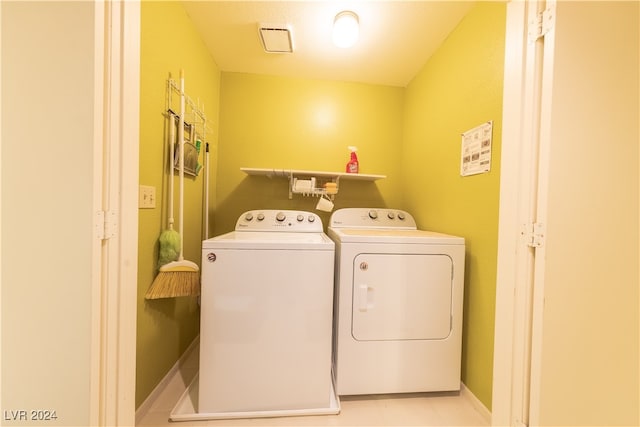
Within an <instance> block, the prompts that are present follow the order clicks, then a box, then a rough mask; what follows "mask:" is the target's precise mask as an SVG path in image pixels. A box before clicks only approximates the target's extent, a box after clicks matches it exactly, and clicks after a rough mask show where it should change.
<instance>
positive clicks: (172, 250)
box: [158, 228, 180, 266]
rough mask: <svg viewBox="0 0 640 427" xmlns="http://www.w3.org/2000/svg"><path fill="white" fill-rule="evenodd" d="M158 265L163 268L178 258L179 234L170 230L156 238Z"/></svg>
mask: <svg viewBox="0 0 640 427" xmlns="http://www.w3.org/2000/svg"><path fill="white" fill-rule="evenodd" d="M158 244H159V245H160V249H159V250H158V265H160V266H163V265H165V264H168V263H170V262H171V261H176V260H177V259H178V256H180V233H178V232H177V231H175V230H174V229H172V228H169V229H168V230H164V231H163V232H162V233H160V237H159V238H158Z"/></svg>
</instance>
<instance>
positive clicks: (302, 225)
mask: <svg viewBox="0 0 640 427" xmlns="http://www.w3.org/2000/svg"><path fill="white" fill-rule="evenodd" d="M236 231H283V232H285V231H289V232H296V233H322V231H323V230H322V220H321V219H320V217H319V216H318V215H316V214H314V213H312V212H305V211H292V210H255V211H247V212H245V213H243V214H242V215H240V217H239V218H238V221H236Z"/></svg>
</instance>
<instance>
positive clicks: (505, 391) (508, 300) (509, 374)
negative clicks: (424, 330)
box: [492, 2, 527, 426]
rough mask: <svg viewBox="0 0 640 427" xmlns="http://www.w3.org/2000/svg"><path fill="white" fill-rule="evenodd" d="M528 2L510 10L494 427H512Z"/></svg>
mask: <svg viewBox="0 0 640 427" xmlns="http://www.w3.org/2000/svg"><path fill="white" fill-rule="evenodd" d="M525 23H526V3H525V2H510V3H509V4H508V5H507V25H506V40H505V71H504V96H503V117H502V123H503V131H502V153H501V158H502V161H501V170H500V212H499V219H500V220H499V226H498V227H499V229H498V270H497V278H496V316H495V339H494V361H493V405H492V423H493V425H499V426H505V425H512V424H511V412H512V402H511V399H512V385H513V369H514V367H513V365H514V355H513V347H514V334H515V328H514V323H515V316H516V312H515V309H516V289H515V287H516V283H517V269H516V264H517V252H518V230H519V221H518V211H519V198H518V194H519V187H520V179H519V177H520V175H519V167H520V156H521V153H520V150H521V146H520V141H521V137H522V135H521V132H522V121H523V112H522V105H521V103H522V97H523V95H524V94H523V92H524V68H525V64H524V62H525V44H526V37H527V36H526V32H527V28H526V24H525Z"/></svg>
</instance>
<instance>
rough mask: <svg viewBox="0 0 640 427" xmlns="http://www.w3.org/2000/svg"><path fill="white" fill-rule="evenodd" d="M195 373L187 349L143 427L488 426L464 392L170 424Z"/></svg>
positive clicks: (147, 410) (147, 407) (194, 355)
mask: <svg viewBox="0 0 640 427" xmlns="http://www.w3.org/2000/svg"><path fill="white" fill-rule="evenodd" d="M197 370H198V349H197V347H196V348H195V349H194V350H193V351H190V354H189V357H187V358H185V360H184V362H183V363H182V364H181V365H180V368H179V369H178V370H177V371H176V375H174V376H173V377H172V378H171V379H170V380H169V381H168V382H167V383H166V384H165V387H164V388H163V390H162V391H161V392H160V393H158V394H157V395H155V397H154V398H153V399H152V400H151V401H148V402H145V403H144V404H143V405H142V407H141V409H140V410H139V411H138V414H137V417H136V418H137V422H136V425H137V426H139V427H142V426H158V427H159V426H171V427H191V426H489V425H490V420H489V419H488V418H487V414H483V413H482V410H479V409H477V407H476V406H475V405H474V403H473V401H472V398H470V397H469V395H468V393H464V392H463V393H415V394H407V395H376V396H358V397H342V398H340V406H341V411H340V414H338V415H322V416H305V417H281V418H252V419H235V420H204V421H180V422H172V421H169V414H170V413H171V411H172V409H173V407H174V406H175V405H176V403H177V402H178V400H179V399H180V396H181V395H182V393H183V392H184V390H185V389H186V387H187V385H188V384H189V383H190V382H191V379H192V378H193V377H194V376H195V374H196V373H197Z"/></svg>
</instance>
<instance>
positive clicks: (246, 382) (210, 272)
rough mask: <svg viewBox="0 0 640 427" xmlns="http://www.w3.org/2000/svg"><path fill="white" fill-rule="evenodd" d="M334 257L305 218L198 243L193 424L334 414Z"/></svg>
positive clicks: (259, 217)
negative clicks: (199, 286)
mask: <svg viewBox="0 0 640 427" xmlns="http://www.w3.org/2000/svg"><path fill="white" fill-rule="evenodd" d="M334 248H335V245H334V243H333V241H331V239H329V238H328V237H327V235H326V234H325V233H324V232H323V228H322V220H321V219H320V217H319V216H317V215H316V214H314V213H309V212H303V211H287V210H281V211H276V210H263V211H259V210H255V211H249V212H245V213H244V214H242V215H241V216H240V218H239V219H238V220H237V223H236V227H235V231H232V232H230V233H227V234H224V235H221V236H218V237H214V238H211V239H208V240H205V241H204V242H203V243H202V295H201V325H200V372H199V397H198V408H197V412H198V414H199V415H200V416H197V417H192V418H195V419H199V418H200V419H201V418H210V419H214V418H244V417H261V416H287V415H311V414H336V413H338V412H339V404H338V400H337V396H336V394H335V391H334V388H333V381H332V371H331V368H332V355H331V351H332V350H331V346H332V320H333V314H332V313H333V277H334V273H333V271H334Z"/></svg>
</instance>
